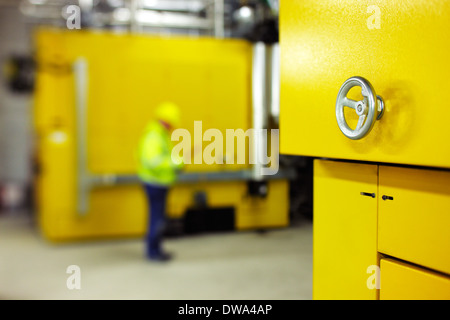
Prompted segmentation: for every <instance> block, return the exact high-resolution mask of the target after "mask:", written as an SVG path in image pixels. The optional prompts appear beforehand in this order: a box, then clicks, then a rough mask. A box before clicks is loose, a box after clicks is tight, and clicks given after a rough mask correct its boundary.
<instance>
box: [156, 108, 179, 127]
mask: <svg viewBox="0 0 450 320" xmlns="http://www.w3.org/2000/svg"><path fill="white" fill-rule="evenodd" d="M155 116H156V118H157V119H158V120H162V121H164V122H167V123H168V124H170V125H171V126H172V127H178V126H179V125H180V120H181V113H180V108H179V107H178V106H177V105H176V104H175V103H172V102H163V103H161V104H160V105H159V106H158V107H157V108H156V111H155Z"/></svg>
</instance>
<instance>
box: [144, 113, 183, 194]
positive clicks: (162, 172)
mask: <svg viewBox="0 0 450 320" xmlns="http://www.w3.org/2000/svg"><path fill="white" fill-rule="evenodd" d="M172 148H173V144H172V141H171V139H170V136H169V132H168V130H167V129H166V128H165V127H164V126H163V125H162V124H161V123H159V122H158V121H153V122H151V123H150V124H149V125H148V126H147V128H146V129H145V132H144V134H143V136H142V138H141V141H140V142H139V148H138V155H137V157H138V176H139V178H140V179H141V180H142V181H143V182H145V183H149V184H156V185H162V186H169V185H172V184H173V183H174V182H175V181H176V178H177V173H178V171H179V170H181V168H182V167H183V163H182V159H181V158H180V157H176V159H172Z"/></svg>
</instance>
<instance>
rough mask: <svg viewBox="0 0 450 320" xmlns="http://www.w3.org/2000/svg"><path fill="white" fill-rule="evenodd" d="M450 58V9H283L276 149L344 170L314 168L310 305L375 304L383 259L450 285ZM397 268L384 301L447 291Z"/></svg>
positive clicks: (373, 5)
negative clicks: (370, 275) (412, 282)
mask: <svg viewBox="0 0 450 320" xmlns="http://www.w3.org/2000/svg"><path fill="white" fill-rule="evenodd" d="M449 51H450V2H448V1H444V0H438V1H433V2H430V1H409V2H405V1H403V2H398V1H388V0H380V1H368V0H363V1H359V0H349V1H338V0H325V1H314V0H305V1H289V0H284V1H281V3H280V53H281V60H280V64H281V91H280V151H281V153H283V154H290V155H300V156H310V157H315V158H325V159H331V160H332V159H335V160H341V161H345V162H336V163H333V162H330V161H325V160H316V161H315V162H314V192H315V194H314V235H313V238H314V244H313V245H314V249H313V252H314V265H313V279H314V281H313V297H314V298H316V299H323V298H331V299H333V298H335V299H343V298H344V299H345V298H356V299H371V298H376V297H377V294H376V293H375V291H376V290H373V291H368V290H367V288H365V284H366V283H365V281H364V277H363V276H362V275H361V272H365V270H361V269H363V267H366V268H367V267H368V264H370V263H374V264H375V267H378V266H379V264H378V260H377V257H378V258H380V257H388V258H390V259H394V260H395V261H396V259H399V260H402V261H406V263H408V265H411V266H416V267H419V268H424V269H425V270H428V271H431V272H434V273H438V274H440V275H441V276H442V277H444V278H445V279H446V277H448V276H449V275H450V262H449V261H450V260H449V258H448V257H449V256H450V251H449V244H450V238H449V235H450V229H449V227H448V226H449V219H450V216H449V212H450V207H449V205H450V192H449V187H448V186H449V185H450V178H449V177H450V176H449V169H450V148H449V147H448V140H449V138H450V126H449V125H448V123H447V122H448V121H447V120H448V118H449V115H450V102H449V100H448V98H447V91H446V89H445V88H447V87H449V85H450V78H449V77H448V74H449V73H450V62H449V59H448V52H449ZM442 88H443V89H442ZM441 89H442V90H441ZM362 163H363V164H362ZM378 170H379V172H378ZM369 182H370V183H369ZM365 189H367V190H365ZM359 192H364V193H366V194H365V195H364V196H360V194H359ZM371 193H373V196H374V198H370V197H367V194H371ZM358 209H359V210H358ZM390 266H393V264H389V262H387V260H386V262H385V267H384V274H385V275H386V278H387V279H384V280H385V281H386V282H385V283H386V287H387V288H386V290H385V291H384V297H385V298H386V297H389V298H396V297H397V298H403V297H413V296H416V297H417V296H423V295H415V294H413V293H411V295H410V296H408V295H405V294H404V291H402V290H407V288H408V287H407V286H406V287H405V288H406V289H405V288H395V286H397V285H399V284H400V283H402V281H406V280H407V279H417V281H421V285H422V287H421V288H423V287H424V286H426V287H427V289H426V290H423V294H425V295H426V293H427V292H432V291H433V290H434V289H433V288H434V286H435V285H436V290H438V288H442V286H441V284H438V282H439V283H447V282H446V281H444V282H440V281H438V282H436V281H425V280H424V281H422V280H419V278H423V277H419V276H417V277H416V275H418V274H419V273H414V276H412V277H410V273H409V271H408V272H406V271H405V272H404V273H403V271H398V270H400V269H401V270H404V269H402V268H400V267H398V268H394V267H392V268H391V267H390ZM395 266H397V265H395ZM381 269H382V273H383V267H382V268H381ZM334 270H336V272H334ZM375 270H376V268H375ZM408 270H409V269H408ZM397 275H398V281H397V282H395V281H391V280H392V279H394V278H395V277H396V276H397ZM400 275H402V276H400ZM403 275H404V277H403ZM425 278H427V277H425ZM408 281H409V280H408ZM335 284H336V285H335ZM337 284H339V285H337ZM444 287H445V288H446V289H445V290H447V289H448V286H447V284H445V285H444ZM380 290H381V292H383V275H382V276H381V289H380ZM439 290H440V289H439ZM445 290H444V291H445ZM439 292H442V290H441V291H439ZM382 295H383V293H382ZM435 296H436V295H430V297H435ZM446 296H448V295H445V294H444V295H440V294H439V297H446Z"/></svg>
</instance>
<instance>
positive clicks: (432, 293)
mask: <svg viewBox="0 0 450 320" xmlns="http://www.w3.org/2000/svg"><path fill="white" fill-rule="evenodd" d="M380 264H381V290H380V299H381V300H449V299H450V277H448V276H445V275H442V274H439V273H436V272H433V271H430V270H427V269H423V268H420V267H417V266H414V265H410V264H407V263H404V262H400V261H396V260H393V259H382V260H381V263H380Z"/></svg>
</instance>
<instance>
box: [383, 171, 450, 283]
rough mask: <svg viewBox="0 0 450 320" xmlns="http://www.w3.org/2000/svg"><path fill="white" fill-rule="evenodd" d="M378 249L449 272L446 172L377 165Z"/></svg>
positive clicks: (449, 195)
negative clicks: (389, 198) (388, 197)
mask: <svg viewBox="0 0 450 320" xmlns="http://www.w3.org/2000/svg"><path fill="white" fill-rule="evenodd" d="M379 190H380V197H381V196H382V195H386V196H391V197H393V200H382V199H381V198H380V197H379V198H378V208H379V221H378V223H379V224H378V229H379V238H378V249H379V251H380V252H382V253H386V254H389V255H392V256H394V257H396V258H400V259H403V260H407V261H411V262H414V263H417V264H420V265H423V266H426V267H429V268H432V269H436V270H438V271H442V272H445V273H448V274H450V172H447V171H437V170H424V169H411V168H397V167H387V166H380V170H379Z"/></svg>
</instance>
